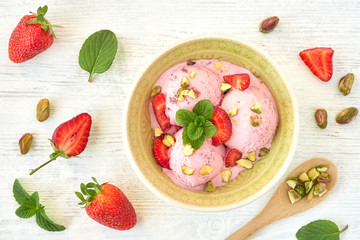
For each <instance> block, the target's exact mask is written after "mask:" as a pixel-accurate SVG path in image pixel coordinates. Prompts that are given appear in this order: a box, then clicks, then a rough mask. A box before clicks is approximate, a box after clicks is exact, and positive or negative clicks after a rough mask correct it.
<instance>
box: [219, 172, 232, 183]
mask: <svg viewBox="0 0 360 240" xmlns="http://www.w3.org/2000/svg"><path fill="white" fill-rule="evenodd" d="M230 177H231V170H230V169H226V170H224V171H222V172H221V178H222V180H223V181H224V182H226V183H227V182H229V181H230Z"/></svg>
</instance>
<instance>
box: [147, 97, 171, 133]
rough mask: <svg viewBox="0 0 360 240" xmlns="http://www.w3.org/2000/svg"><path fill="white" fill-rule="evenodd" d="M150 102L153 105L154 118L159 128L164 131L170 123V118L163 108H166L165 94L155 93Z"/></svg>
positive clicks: (169, 126)
mask: <svg viewBox="0 0 360 240" xmlns="http://www.w3.org/2000/svg"><path fill="white" fill-rule="evenodd" d="M151 103H152V105H153V109H154V113H155V116H156V120H157V121H158V123H159V125H160V128H161V130H163V131H164V132H166V131H167V130H169V129H170V128H171V124H170V118H169V117H168V116H166V114H165V109H166V98H165V95H164V94H163V93H160V94H158V95H156V96H155V97H154V98H153V99H152V100H151Z"/></svg>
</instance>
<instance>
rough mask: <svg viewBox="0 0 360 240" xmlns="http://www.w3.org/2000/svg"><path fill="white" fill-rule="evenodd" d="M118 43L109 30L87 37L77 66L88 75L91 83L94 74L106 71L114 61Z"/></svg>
mask: <svg viewBox="0 0 360 240" xmlns="http://www.w3.org/2000/svg"><path fill="white" fill-rule="evenodd" d="M117 47H118V42H117V39H116V36H115V34H114V33H113V32H112V31H109V30H101V31H98V32H95V33H93V34H92V35H90V37H88V38H87V39H86V40H85V42H84V44H83V45H82V47H81V50H80V53H79V64H80V67H81V68H82V69H84V70H85V71H87V72H89V73H90V77H89V82H92V80H93V75H94V73H103V72H105V71H107V70H108V69H109V68H110V66H111V64H112V63H113V61H114V58H115V55H116V51H117Z"/></svg>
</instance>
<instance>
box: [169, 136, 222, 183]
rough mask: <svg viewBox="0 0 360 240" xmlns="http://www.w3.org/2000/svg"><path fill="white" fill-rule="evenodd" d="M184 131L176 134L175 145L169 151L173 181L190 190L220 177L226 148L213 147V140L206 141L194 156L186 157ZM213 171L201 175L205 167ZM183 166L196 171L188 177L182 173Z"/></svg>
mask: <svg viewBox="0 0 360 240" xmlns="http://www.w3.org/2000/svg"><path fill="white" fill-rule="evenodd" d="M182 132H183V129H181V130H179V131H178V132H177V133H176V134H175V136H174V137H175V139H176V142H175V145H174V146H172V147H171V148H170V149H169V154H170V167H171V169H172V173H173V174H174V176H175V177H174V178H173V180H174V181H175V183H180V184H178V185H183V186H186V187H188V188H194V187H196V186H199V185H203V184H206V183H207V182H208V181H210V180H211V179H213V178H214V177H215V176H216V175H218V174H219V173H220V172H221V170H222V168H223V165H224V157H225V147H224V146H223V145H220V146H213V145H212V144H211V139H206V140H205V142H204V144H203V145H202V146H201V147H200V148H199V149H197V150H196V151H195V152H194V153H193V154H192V155H190V156H184V144H183V141H182ZM205 165H207V166H210V168H211V169H212V170H211V172H210V173H209V174H205V175H201V174H200V170H201V169H202V168H203V167H204V166H205ZM182 166H186V167H188V168H191V169H193V170H194V173H193V174H192V175H187V174H185V173H184V172H183V171H182V168H181V167H182Z"/></svg>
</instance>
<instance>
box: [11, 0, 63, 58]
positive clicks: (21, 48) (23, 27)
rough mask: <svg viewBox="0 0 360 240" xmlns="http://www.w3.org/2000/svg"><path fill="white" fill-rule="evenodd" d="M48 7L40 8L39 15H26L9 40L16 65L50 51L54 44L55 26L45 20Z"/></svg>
mask: <svg viewBox="0 0 360 240" xmlns="http://www.w3.org/2000/svg"><path fill="white" fill-rule="evenodd" d="M47 9H48V7H47V6H46V5H45V6H44V7H43V8H42V7H39V8H38V10H37V14H33V15H25V16H24V17H23V18H22V19H21V20H20V22H19V23H18V25H17V26H16V27H15V29H14V31H13V32H12V34H11V36H10V40H9V58H10V60H11V61H13V62H15V63H21V62H25V61H27V60H29V59H31V58H33V57H35V56H36V55H38V54H39V53H41V52H43V51H45V50H46V49H48V48H49V47H50V46H51V45H52V44H53V42H54V37H55V34H54V32H53V30H52V27H59V26H55V25H54V26H53V25H51V24H50V22H49V21H48V20H47V19H46V18H44V16H45V14H46V12H47Z"/></svg>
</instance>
